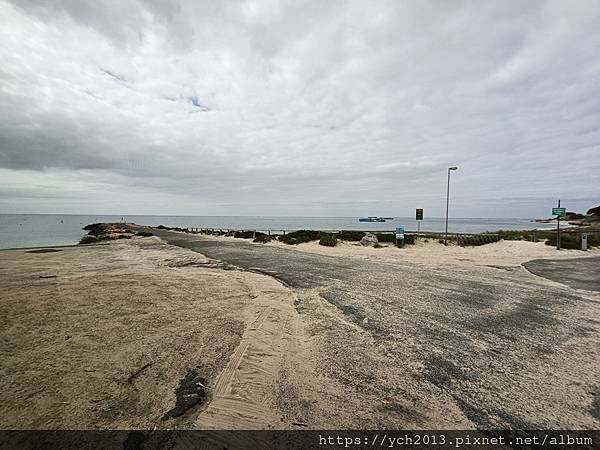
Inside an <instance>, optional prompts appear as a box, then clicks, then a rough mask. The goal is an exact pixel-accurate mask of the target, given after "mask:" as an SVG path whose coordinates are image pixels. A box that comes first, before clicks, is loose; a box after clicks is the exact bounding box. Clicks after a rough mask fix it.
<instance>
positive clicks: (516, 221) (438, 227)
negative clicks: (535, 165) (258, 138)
mask: <svg viewBox="0 0 600 450" xmlns="http://www.w3.org/2000/svg"><path fill="white" fill-rule="evenodd" d="M383 217H392V216H391V215H390V216H383ZM358 219H359V218H358V217H356V216H208V215H207V216H177V215H150V214H136V215H134V214H131V215H126V214H123V215H120V214H48V213H39V214H24V213H3V214H0V249H7V248H26V247H42V246H53V245H71V244H76V243H78V242H79V240H80V239H81V237H83V236H84V235H85V234H86V232H85V231H84V230H83V227H85V226H86V225H88V224H90V223H96V222H119V221H121V220H123V221H125V222H129V223H136V224H138V225H148V226H158V225H165V226H170V227H182V228H186V227H193V228H216V229H230V230H243V229H245V230H258V231H266V230H272V231H275V232H276V231H283V230H285V231H292V230H298V229H315V230H322V231H334V230H357V231H393V230H394V229H395V227H396V225H404V227H405V228H406V230H407V231H409V232H410V231H416V230H417V229H418V228H420V230H421V231H433V232H442V231H444V229H445V218H443V217H425V219H424V220H423V221H421V223H420V225H418V224H417V221H416V220H415V218H414V217H401V216H398V217H394V218H393V219H391V220H387V221H386V222H359V221H358ZM534 220H535V219H533V218H518V217H509V218H501V217H496V218H483V217H450V218H449V220H448V231H449V232H451V233H452V232H453V233H483V232H494V231H498V230H529V229H548V228H553V227H554V225H553V224H544V223H539V222H535V221H534Z"/></svg>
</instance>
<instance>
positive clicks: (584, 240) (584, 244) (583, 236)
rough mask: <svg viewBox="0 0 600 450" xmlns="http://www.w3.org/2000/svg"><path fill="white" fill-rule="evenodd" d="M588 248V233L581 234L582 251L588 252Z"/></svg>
mask: <svg viewBox="0 0 600 450" xmlns="http://www.w3.org/2000/svg"><path fill="white" fill-rule="evenodd" d="M587 248H588V236H587V233H581V250H583V251H587Z"/></svg>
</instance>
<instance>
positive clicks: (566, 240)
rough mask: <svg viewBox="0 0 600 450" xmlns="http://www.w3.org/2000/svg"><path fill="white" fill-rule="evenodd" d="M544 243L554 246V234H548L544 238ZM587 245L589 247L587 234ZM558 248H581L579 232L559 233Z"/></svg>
mask: <svg viewBox="0 0 600 450" xmlns="http://www.w3.org/2000/svg"><path fill="white" fill-rule="evenodd" d="M546 245H551V246H554V247H555V246H556V234H552V235H550V236H548V238H547V239H546ZM588 247H591V245H590V243H589V235H588ZM560 248H564V249H569V250H581V240H580V237H579V234H576V233H569V234H567V233H565V234H561V235H560Z"/></svg>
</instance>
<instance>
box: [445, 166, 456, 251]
mask: <svg viewBox="0 0 600 450" xmlns="http://www.w3.org/2000/svg"><path fill="white" fill-rule="evenodd" d="M452 170H458V167H448V188H447V189H446V233H445V234H444V244H447V243H448V206H449V205H450V171H452Z"/></svg>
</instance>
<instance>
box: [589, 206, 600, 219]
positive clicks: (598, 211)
mask: <svg viewBox="0 0 600 450" xmlns="http://www.w3.org/2000/svg"><path fill="white" fill-rule="evenodd" d="M587 215H588V216H596V217H600V206H596V207H595V208H590V209H588V212H587Z"/></svg>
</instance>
